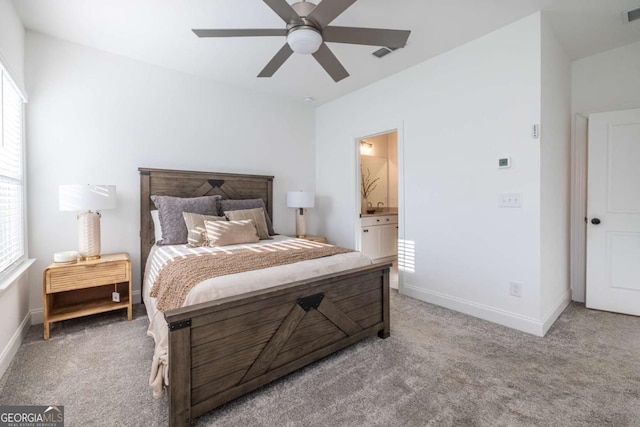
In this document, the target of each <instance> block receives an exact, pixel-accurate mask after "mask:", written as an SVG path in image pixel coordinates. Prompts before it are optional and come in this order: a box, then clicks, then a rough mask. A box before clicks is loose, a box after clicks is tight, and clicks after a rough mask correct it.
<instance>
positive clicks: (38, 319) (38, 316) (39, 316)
mask: <svg viewBox="0 0 640 427" xmlns="http://www.w3.org/2000/svg"><path fill="white" fill-rule="evenodd" d="M29 314H31V324H32V325H39V324H41V323H43V322H44V313H43V312H42V309H41V308H39V309H37V310H31V311H30V312H29Z"/></svg>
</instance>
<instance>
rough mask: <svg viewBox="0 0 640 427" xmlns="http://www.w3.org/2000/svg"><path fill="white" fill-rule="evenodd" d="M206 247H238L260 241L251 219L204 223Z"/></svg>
mask: <svg viewBox="0 0 640 427" xmlns="http://www.w3.org/2000/svg"><path fill="white" fill-rule="evenodd" d="M204 227H205V228H206V229H207V245H208V246H227V245H239V244H241V243H256V242H259V241H260V238H259V237H258V231H257V230H256V225H255V223H254V222H253V220H251V219H247V220H244V221H206V220H205V222H204Z"/></svg>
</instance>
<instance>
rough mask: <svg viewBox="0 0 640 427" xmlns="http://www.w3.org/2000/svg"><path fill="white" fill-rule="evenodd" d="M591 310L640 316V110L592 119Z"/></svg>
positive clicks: (589, 298) (589, 280) (589, 260)
mask: <svg viewBox="0 0 640 427" xmlns="http://www.w3.org/2000/svg"><path fill="white" fill-rule="evenodd" d="M588 164H589V171H588V187H587V188H588V199H587V298H586V305H587V307H588V308H595V309H598V310H606V311H614V312H618V313H626V314H633V315H636V316H640V109H636V110H627V111H615V112H609V113H599V114H592V115H590V116H589V160H588Z"/></svg>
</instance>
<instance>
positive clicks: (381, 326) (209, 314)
mask: <svg viewBox="0 0 640 427" xmlns="http://www.w3.org/2000/svg"><path fill="white" fill-rule="evenodd" d="M389 267H390V265H389V264H381V265H375V266H369V267H362V268H358V269H354V270H349V271H347V272H344V273H340V274H338V275H333V276H324V277H321V278H316V279H313V280H310V281H305V282H296V283H294V284H291V285H283V286H282V287H280V288H278V289H275V290H271V291H270V292H263V291H261V292H256V293H254V294H251V295H249V296H238V297H232V298H227V299H225V300H221V301H218V302H211V303H204V304H200V305H197V306H192V307H184V308H181V309H178V310H172V311H170V312H167V313H165V318H166V319H167V321H168V327H169V331H170V332H169V362H170V363H169V400H170V405H171V406H170V423H171V425H188V424H189V423H190V421H191V420H192V419H193V418H195V417H197V416H199V415H201V414H203V413H205V412H207V411H210V410H211V409H213V408H216V407H218V406H220V405H222V404H224V403H226V402H228V401H230V400H233V399H235V398H237V397H239V396H241V395H243V394H245V393H247V392H249V391H251V390H255V389H256V388H258V387H260V386H262V385H265V384H267V383H269V382H271V381H273V380H275V379H277V378H280V377H282V376H284V375H286V374H288V373H290V372H293V371H294V370H296V369H299V368H301V367H303V366H305V365H308V364H309V363H311V362H313V361H315V360H318V359H321V358H323V357H325V356H327V355H329V354H331V353H334V352H335V351H337V350H340V349H342V348H344V347H347V346H349V345H351V344H353V343H355V342H357V341H360V340H362V339H363V338H366V337H369V336H371V335H375V334H376V333H377V334H378V335H379V336H380V337H382V338H386V337H387V336H389Z"/></svg>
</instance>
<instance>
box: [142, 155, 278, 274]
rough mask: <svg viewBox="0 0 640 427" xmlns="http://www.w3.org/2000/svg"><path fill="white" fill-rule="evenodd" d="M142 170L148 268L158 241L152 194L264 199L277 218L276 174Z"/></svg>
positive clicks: (144, 261) (144, 260) (144, 253)
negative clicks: (274, 196)
mask: <svg viewBox="0 0 640 427" xmlns="http://www.w3.org/2000/svg"><path fill="white" fill-rule="evenodd" d="M138 171H139V172H140V257H141V259H140V262H141V264H140V269H141V274H142V278H143V279H144V268H145V265H146V264H147V257H148V256H149V251H151V247H152V246H153V244H154V243H155V238H154V233H153V222H152V221H151V214H150V212H151V211H152V210H153V209H155V206H154V205H153V203H152V202H151V199H150V198H149V197H150V196H151V195H159V196H174V197H199V196H212V195H215V194H218V195H220V196H222V198H223V199H257V198H261V199H262V200H264V203H265V205H266V206H267V212H268V213H269V216H270V217H271V218H273V210H272V206H273V203H272V202H273V176H266V175H243V174H235V173H217V172H194V171H179V170H169V169H150V168H138Z"/></svg>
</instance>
